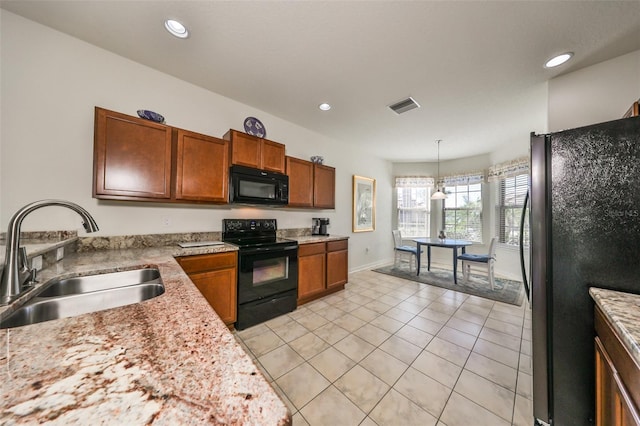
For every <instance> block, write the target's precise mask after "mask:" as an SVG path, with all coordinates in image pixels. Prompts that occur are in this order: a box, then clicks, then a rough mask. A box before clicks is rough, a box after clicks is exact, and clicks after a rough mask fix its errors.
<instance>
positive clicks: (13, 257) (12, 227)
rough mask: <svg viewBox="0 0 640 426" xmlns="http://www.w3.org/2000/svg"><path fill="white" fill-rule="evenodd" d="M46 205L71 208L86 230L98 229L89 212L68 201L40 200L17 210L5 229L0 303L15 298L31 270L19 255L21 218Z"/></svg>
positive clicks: (94, 230)
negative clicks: (5, 241) (5, 242)
mask: <svg viewBox="0 0 640 426" xmlns="http://www.w3.org/2000/svg"><path fill="white" fill-rule="evenodd" d="M46 206H60V207H66V208H68V209H71V210H73V211H74V212H76V213H78V214H79V215H80V217H82V220H83V223H82V225H83V226H84V229H85V230H86V231H87V232H96V231H98V225H97V224H96V221H95V220H94V219H93V217H91V215H90V214H89V212H88V211H86V210H85V209H84V208H82V207H80V206H79V205H77V204H75V203H72V202H70V201H65V200H40V201H35V202H33V203H31V204H27V205H26V206H24V207H22V208H21V209H20V210H18V211H17V212H16V213H15V214H14V215H13V217H12V218H11V220H10V221H9V227H8V229H7V236H6V239H7V248H6V251H5V258H4V269H3V271H2V282H1V283H0V305H6V304H8V303H10V302H11V301H12V300H13V299H15V298H16V297H17V296H18V295H19V294H20V292H21V291H22V287H23V285H24V284H25V283H26V282H28V281H29V280H30V278H31V271H29V268H28V267H27V266H26V263H27V262H26V261H27V259H26V256H25V255H23V256H22V257H23V258H22V259H21V256H20V226H21V225H22V220H23V219H24V218H25V217H26V216H27V215H28V214H29V213H31V212H32V211H34V210H37V209H39V208H41V207H46ZM21 263H22V265H21Z"/></svg>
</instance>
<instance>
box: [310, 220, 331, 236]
mask: <svg viewBox="0 0 640 426" xmlns="http://www.w3.org/2000/svg"><path fill="white" fill-rule="evenodd" d="M311 220H312V223H313V226H312V228H311V234H312V235H329V231H328V230H327V226H328V225H329V218H328V217H314V218H313V219H311Z"/></svg>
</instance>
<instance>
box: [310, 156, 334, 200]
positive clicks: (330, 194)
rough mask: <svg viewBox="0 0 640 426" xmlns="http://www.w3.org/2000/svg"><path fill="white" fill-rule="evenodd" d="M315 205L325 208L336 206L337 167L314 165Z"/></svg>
mask: <svg viewBox="0 0 640 426" xmlns="http://www.w3.org/2000/svg"><path fill="white" fill-rule="evenodd" d="M313 180H314V181H313V205H314V206H315V207H318V208H323V209H334V208H335V207H336V188H335V187H336V169H334V168H333V167H329V166H324V165H322V164H314V165H313Z"/></svg>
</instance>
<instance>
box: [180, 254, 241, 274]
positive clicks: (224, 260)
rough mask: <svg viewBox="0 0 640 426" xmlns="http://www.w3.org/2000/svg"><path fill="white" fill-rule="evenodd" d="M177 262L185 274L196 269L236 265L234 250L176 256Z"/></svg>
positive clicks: (209, 269) (207, 269)
mask: <svg viewBox="0 0 640 426" xmlns="http://www.w3.org/2000/svg"><path fill="white" fill-rule="evenodd" d="M177 260H178V263H179V264H180V266H181V267H182V269H184V271H185V272H186V273H187V274H190V273H192V272H198V271H212V270H216V269H222V268H235V267H236V263H237V260H236V252H235V251H233V252H228V253H215V254H201V255H196V256H183V257H179V258H177Z"/></svg>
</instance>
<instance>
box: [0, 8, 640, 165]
mask: <svg viewBox="0 0 640 426" xmlns="http://www.w3.org/2000/svg"><path fill="white" fill-rule="evenodd" d="M1 6H2V8H4V9H6V10H9V11H11V12H14V13H16V14H19V15H22V16H24V17H26V18H29V19H32V20H34V21H37V22H40V23H42V24H45V25H48V26H50V27H53V28H55V29H57V30H60V31H62V32H65V33H68V34H70V35H73V36H75V37H77V38H80V39H82V40H85V41H87V42H89V43H92V44H94V45H96V46H99V47H102V48H104V49H107V50H109V51H112V52H114V53H117V54H119V55H122V56H124V57H127V58H130V59H132V60H134V61H137V62H140V63H142V64H145V65H148V66H150V67H153V68H155V69H157V70H160V71H163V72H165V73H168V74H171V75H173V76H176V77H178V78H180V79H183V80H186V81H189V82H191V83H193V84H196V85H198V86H201V87H203V88H206V89H209V90H211V91H213V92H216V93H219V94H221V95H224V96H227V97H229V98H232V99H235V100H237V101H240V102H242V103H245V104H247V105H251V106H253V107H255V108H258V109H261V110H264V111H267V112H269V113H270V114H273V115H275V116H278V117H281V118H283V119H285V120H288V121H290V122H293V123H296V124H298V125H300V126H303V127H306V128H308V129H311V130H313V131H316V132H318V133H320V134H324V135H327V136H329V137H333V138H336V139H339V140H343V141H348V143H353V144H361V145H362V146H366V148H367V150H369V151H371V152H373V153H374V154H375V155H377V156H379V157H382V158H386V159H389V160H394V161H433V160H435V157H436V146H435V144H434V143H433V141H434V140H436V139H443V141H444V142H443V143H442V145H441V158H442V159H449V158H458V157H466V156H471V155H478V154H483V153H488V152H492V151H494V150H496V149H497V148H498V147H500V146H501V145H503V144H504V143H505V142H508V141H513V140H522V138H523V137H528V136H523V135H528V134H529V132H530V131H544V130H546V129H534V128H531V127H532V124H531V119H530V118H529V119H528V118H527V116H528V115H529V114H530V113H531V111H530V108H531V107H539V103H538V104H533V103H532V102H533V101H532V100H531V99H530V94H531V93H533V92H534V91H535V88H536V87H538V88H539V87H540V84H543V83H544V82H545V81H547V80H549V79H550V78H552V77H555V76H557V75H559V74H560V73H566V72H570V71H575V70H577V69H580V68H583V67H586V66H589V65H593V64H595V63H598V62H601V61H604V60H607V59H611V58H613V57H616V56H620V55H622V54H625V53H628V52H631V51H634V50H638V49H640V1H638V0H635V1H626V2H620V1H570V2H569V1H552V2H549V1H502V2H481V1H471V2H465V1H433V2H431V1H406V2H405V1H375V2H374V1H350V2H347V1H224V2H221V1H95V0H92V1H55V0H54V1H5V0H2V1H1ZM166 18H174V19H178V20H180V21H181V22H183V23H184V24H185V25H186V26H187V27H188V28H189V30H190V32H191V36H190V37H189V38H188V39H186V40H179V39H176V38H174V37H172V36H170V35H169V34H168V33H167V32H166V31H165V30H164V27H163V22H164V20H165V19H166ZM565 51H573V52H575V57H574V58H573V60H572V61H570V62H569V63H568V64H566V65H564V66H561V67H559V68H558V69H554V70H548V69H544V68H543V66H542V64H543V63H544V61H545V60H546V59H548V58H550V57H551V56H553V55H555V54H558V53H562V52H565ZM407 96H412V97H413V98H414V99H416V100H417V101H418V102H419V103H420V104H421V108H420V109H417V110H412V111H409V112H407V113H405V114H403V115H400V116H398V115H396V114H395V113H393V112H392V111H391V110H389V109H388V108H387V105H389V104H392V103H394V102H396V101H399V100H401V99H404V98H406V97H407ZM321 102H329V103H330V104H331V105H332V106H333V109H332V110H331V111H329V112H321V111H320V110H319V109H318V108H317V106H318V104H320V103H321ZM258 118H260V117H258ZM265 126H266V127H267V132H268V128H269V125H268V123H265ZM268 136H269V135H268V133H267V137H268Z"/></svg>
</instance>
